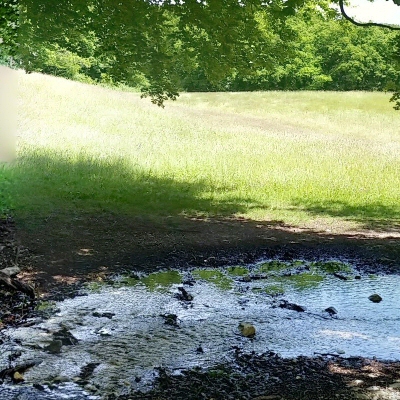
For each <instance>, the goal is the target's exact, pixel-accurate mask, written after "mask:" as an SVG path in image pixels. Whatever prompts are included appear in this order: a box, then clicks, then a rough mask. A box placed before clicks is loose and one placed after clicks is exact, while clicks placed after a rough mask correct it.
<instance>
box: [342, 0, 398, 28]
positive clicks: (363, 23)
mask: <svg viewBox="0 0 400 400" xmlns="http://www.w3.org/2000/svg"><path fill="white" fill-rule="evenodd" d="M339 7H340V12H341V13H342V15H343V17H344V18H345V19H347V21H350V22H351V23H352V24H354V25H357V26H378V27H380V28H386V29H391V30H392V31H400V26H393V25H386V24H380V23H378V22H357V21H355V20H354V19H353V18H351V17H350V16H349V15H347V13H346V11H345V9H344V0H339Z"/></svg>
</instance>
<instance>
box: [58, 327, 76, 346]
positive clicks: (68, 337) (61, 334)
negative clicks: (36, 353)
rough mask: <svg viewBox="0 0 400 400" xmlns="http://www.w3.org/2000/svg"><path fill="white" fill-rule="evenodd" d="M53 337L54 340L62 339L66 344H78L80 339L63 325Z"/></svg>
mask: <svg viewBox="0 0 400 400" xmlns="http://www.w3.org/2000/svg"><path fill="white" fill-rule="evenodd" d="M53 337H54V340H61V343H62V344H63V345H64V346H72V345H75V344H78V339H77V338H76V337H75V336H74V335H73V334H72V333H71V332H70V331H69V330H68V329H67V328H66V327H62V328H61V329H60V330H59V331H57V332H55V333H54V335H53Z"/></svg>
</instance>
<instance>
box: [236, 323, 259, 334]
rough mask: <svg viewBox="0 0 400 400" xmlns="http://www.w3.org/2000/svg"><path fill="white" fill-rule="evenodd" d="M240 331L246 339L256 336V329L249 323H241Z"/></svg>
mask: <svg viewBox="0 0 400 400" xmlns="http://www.w3.org/2000/svg"><path fill="white" fill-rule="evenodd" d="M239 331H240V333H241V334H242V336H245V337H253V336H254V335H255V334H256V328H255V327H254V325H252V324H249V323H248V322H241V323H240V324H239Z"/></svg>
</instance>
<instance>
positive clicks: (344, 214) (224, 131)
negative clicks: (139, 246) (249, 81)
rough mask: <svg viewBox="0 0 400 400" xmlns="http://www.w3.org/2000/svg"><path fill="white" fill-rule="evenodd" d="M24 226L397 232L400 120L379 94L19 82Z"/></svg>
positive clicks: (6, 203)
mask: <svg viewBox="0 0 400 400" xmlns="http://www.w3.org/2000/svg"><path fill="white" fill-rule="evenodd" d="M18 90H19V93H18V95H19V101H20V105H19V126H18V148H17V153H18V159H17V162H15V163H14V164H13V165H11V166H9V167H7V168H4V167H3V169H0V178H1V179H2V181H1V182H2V183H0V185H2V190H3V193H4V190H5V189H4V182H5V181H7V182H9V181H12V182H13V185H12V189H10V185H8V186H7V191H9V192H10V190H11V192H10V193H11V198H10V197H9V196H0V202H2V204H1V206H0V208H3V209H4V208H8V209H10V208H11V209H13V212H14V214H15V216H16V218H17V220H19V221H20V222H21V223H27V224H33V225H35V224H37V223H39V221H43V220H45V219H46V218H48V217H49V216H57V217H59V218H60V221H62V220H63V218H68V219H71V218H81V217H82V216H83V215H87V214H93V213H99V212H107V213H109V212H110V213H118V214H122V215H127V216H129V215H143V216H151V217H158V216H172V217H173V216H177V215H186V216H205V217H212V216H223V217H238V216H240V217H245V218H249V219H253V220H282V221H284V222H285V223H288V224H291V225H294V226H301V227H310V228H318V229H331V230H334V231H343V230H348V229H354V228H357V229H375V230H376V229H382V230H386V231H390V230H396V231H398V230H399V229H400V228H399V226H400V201H399V199H400V113H399V112H396V111H394V110H393V109H392V108H391V105H390V103H389V102H388V95H385V94H381V93H332V92H329V93H328V92H297V93H296V92H294V93H288V92H268V93H223V94H219V93H209V94H206V93H204V94H184V95H182V96H181V97H180V98H179V100H178V101H177V102H175V103H167V105H166V107H165V109H160V108H157V107H156V106H154V105H152V104H151V103H150V102H149V101H147V100H141V99H140V98H139V95H138V94H136V93H129V92H118V91H115V90H109V89H104V88H101V87H95V86H89V85H85V84H81V83H76V82H70V81H66V80H63V79H60V78H54V77H48V76H43V75H39V74H31V75H25V74H23V73H19V89H18Z"/></svg>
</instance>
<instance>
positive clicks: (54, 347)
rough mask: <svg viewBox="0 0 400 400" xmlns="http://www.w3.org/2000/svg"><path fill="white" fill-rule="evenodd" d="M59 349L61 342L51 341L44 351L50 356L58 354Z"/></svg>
mask: <svg viewBox="0 0 400 400" xmlns="http://www.w3.org/2000/svg"><path fill="white" fill-rule="evenodd" d="M61 347H62V341H61V340H53V341H52V342H50V344H49V345H48V346H46V347H45V348H44V349H45V350H46V351H47V352H49V353H51V354H58V353H61Z"/></svg>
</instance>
